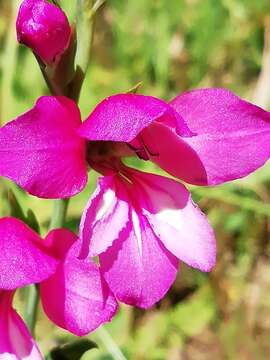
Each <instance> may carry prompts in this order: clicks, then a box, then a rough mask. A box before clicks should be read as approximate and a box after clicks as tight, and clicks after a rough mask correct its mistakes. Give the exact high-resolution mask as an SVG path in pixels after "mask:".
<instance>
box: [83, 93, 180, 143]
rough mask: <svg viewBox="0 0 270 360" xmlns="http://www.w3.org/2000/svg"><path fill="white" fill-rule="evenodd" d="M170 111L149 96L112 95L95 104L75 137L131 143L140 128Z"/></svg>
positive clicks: (167, 107) (160, 102) (169, 108)
mask: <svg viewBox="0 0 270 360" xmlns="http://www.w3.org/2000/svg"><path fill="white" fill-rule="evenodd" d="M167 112H169V113H170V114H169V117H170V118H171V117H173V118H174V117H175V113H174V112H173V110H172V108H171V107H170V106H169V105H168V104H166V103H165V102H164V101H162V100H160V99H157V98H154V97H152V96H144V95H137V94H118V95H113V96H111V97H109V98H107V99H105V100H103V101H102V102H101V103H99V104H98V105H97V106H96V108H95V109H94V111H93V112H92V113H91V114H90V115H89V117H88V118H87V119H86V120H85V121H84V122H83V124H82V126H81V127H80V129H79V134H80V135H81V136H82V137H85V138H86V139H88V140H104V141H105V140H108V141H123V142H130V141H132V140H133V139H134V138H135V137H136V136H137V135H138V134H139V133H140V131H141V130H142V129H144V128H145V127H147V126H149V125H150V124H151V123H152V122H153V121H154V120H158V119H160V118H162V117H163V116H164V115H165V114H166V113H167Z"/></svg>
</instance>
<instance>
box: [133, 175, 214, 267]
mask: <svg viewBox="0 0 270 360" xmlns="http://www.w3.org/2000/svg"><path fill="white" fill-rule="evenodd" d="M134 174H135V176H136V180H137V181H138V183H139V184H140V186H141V189H142V190H141V191H142V192H141V196H140V200H139V201H140V206H141V208H142V213H143V214H144V216H146V218H147V219H148V221H149V223H150V224H151V226H152V229H153V231H154V233H155V234H156V236H157V237H158V238H159V239H160V240H161V241H162V242H163V244H164V245H165V247H166V248H167V249H168V250H169V251H170V252H171V253H172V254H174V255H175V256H176V257H177V258H179V259H180V260H182V261H184V262H185V263H187V264H188V265H190V266H192V267H195V268H198V269H200V270H202V271H210V270H211V269H212V268H213V266H214V265H215V260H216V242H215V236H214V233H213V230H212V228H211V226H210V224H209V222H208V220H207V218H206V216H205V215H204V214H203V213H202V212H201V211H200V209H199V208H198V206H197V205H196V204H194V203H193V201H192V199H191V196H190V193H189V192H188V191H187V190H186V188H185V187H184V186H183V185H181V184H180V183H178V182H176V181H174V180H171V179H167V178H165V177H162V176H157V175H152V174H144V173H141V172H138V171H134ZM138 189H139V186H138Z"/></svg>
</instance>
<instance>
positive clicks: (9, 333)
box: [0, 291, 43, 360]
mask: <svg viewBox="0 0 270 360" xmlns="http://www.w3.org/2000/svg"><path fill="white" fill-rule="evenodd" d="M13 295H14V293H13V292H10V291H0V309H1V311H0V334H1V336H0V359H1V360H43V357H42V355H41V353H40V351H39V349H38V347H37V345H36V343H35V341H34V339H33V338H32V337H31V334H30V332H29V330H28V329H27V327H26V325H25V324H24V322H23V320H22V319H21V318H20V316H19V315H18V314H17V312H16V311H15V310H14V309H13V308H12V298H13Z"/></svg>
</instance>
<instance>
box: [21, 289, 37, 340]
mask: <svg viewBox="0 0 270 360" xmlns="http://www.w3.org/2000/svg"><path fill="white" fill-rule="evenodd" d="M26 290H27V302H26V307H25V313H24V320H25V322H26V324H27V326H28V329H29V331H30V332H31V334H32V335H33V336H34V330H35V324H36V320H37V310H38V302H39V291H38V286H37V285H30V286H28V288H27V289H26Z"/></svg>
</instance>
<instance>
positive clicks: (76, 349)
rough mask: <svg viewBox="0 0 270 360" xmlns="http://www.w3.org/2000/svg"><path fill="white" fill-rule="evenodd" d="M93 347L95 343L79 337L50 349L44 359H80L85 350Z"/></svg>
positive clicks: (95, 346)
mask: <svg viewBox="0 0 270 360" xmlns="http://www.w3.org/2000/svg"><path fill="white" fill-rule="evenodd" d="M95 348H97V345H96V343H94V342H93V341H90V340H87V339H81V340H78V341H74V342H72V343H70V344H65V345H62V346H59V347H56V348H54V349H52V350H51V352H50V354H48V355H47V356H46V360H80V358H81V357H82V356H83V354H84V353H85V352H86V351H88V350H91V349H95Z"/></svg>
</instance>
